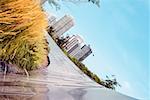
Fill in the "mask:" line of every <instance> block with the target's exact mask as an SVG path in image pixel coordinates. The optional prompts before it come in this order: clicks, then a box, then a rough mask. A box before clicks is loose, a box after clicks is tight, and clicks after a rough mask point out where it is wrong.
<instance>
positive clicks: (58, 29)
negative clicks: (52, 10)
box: [52, 15, 74, 38]
mask: <svg viewBox="0 0 150 100" xmlns="http://www.w3.org/2000/svg"><path fill="white" fill-rule="evenodd" d="M73 26H74V20H73V17H71V16H70V15H65V16H64V17H62V18H61V19H60V20H58V21H56V23H54V24H53V25H52V28H53V30H54V31H55V32H54V34H53V36H54V37H57V38H60V37H61V36H62V35H63V34H64V33H65V32H66V31H68V30H69V29H70V28H71V27H73Z"/></svg>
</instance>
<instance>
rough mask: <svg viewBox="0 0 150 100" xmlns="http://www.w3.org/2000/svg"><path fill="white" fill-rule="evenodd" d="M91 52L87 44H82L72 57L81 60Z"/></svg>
mask: <svg viewBox="0 0 150 100" xmlns="http://www.w3.org/2000/svg"><path fill="white" fill-rule="evenodd" d="M91 53H92V49H91V48H90V46H89V45H88V46H87V45H84V46H83V47H82V48H81V49H80V50H79V51H78V53H77V54H76V55H74V57H75V58H76V59H78V60H79V61H83V60H84V59H85V58H87V57H88V56H89V55H90V54H91Z"/></svg>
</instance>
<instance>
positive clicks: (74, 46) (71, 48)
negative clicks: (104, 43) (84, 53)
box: [64, 35, 83, 56]
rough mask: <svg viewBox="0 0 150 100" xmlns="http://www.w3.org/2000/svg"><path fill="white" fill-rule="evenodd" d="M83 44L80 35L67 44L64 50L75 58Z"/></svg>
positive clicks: (74, 36)
mask: <svg viewBox="0 0 150 100" xmlns="http://www.w3.org/2000/svg"><path fill="white" fill-rule="evenodd" d="M82 44H83V39H82V38H81V37H80V36H79V35H73V36H71V37H70V38H69V39H68V41H67V42H66V45H65V47H64V49H65V50H66V51H67V52H68V53H69V54H70V55H71V56H74V55H75V54H76V53H77V52H78V50H79V49H80V48H81V46H82Z"/></svg>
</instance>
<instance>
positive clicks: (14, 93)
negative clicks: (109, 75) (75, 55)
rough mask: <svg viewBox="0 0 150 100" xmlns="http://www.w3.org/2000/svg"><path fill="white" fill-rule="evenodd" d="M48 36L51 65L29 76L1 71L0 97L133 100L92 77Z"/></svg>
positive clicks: (3, 99) (2, 99)
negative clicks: (100, 83) (101, 84)
mask: <svg viewBox="0 0 150 100" xmlns="http://www.w3.org/2000/svg"><path fill="white" fill-rule="evenodd" d="M47 37H48V41H49V43H50V44H49V46H50V48H51V52H50V54H49V57H50V60H51V64H50V66H48V68H47V69H43V70H40V71H35V72H32V73H31V75H30V77H29V78H27V77H26V76H24V75H16V74H7V75H6V76H4V75H2V74H0V100H135V99H133V98H131V97H128V96H125V95H122V94H120V93H117V92H115V91H111V90H108V89H105V88H104V87H102V86H100V85H98V84H97V83H95V82H94V81H92V80H91V79H90V78H89V77H87V76H86V75H85V74H83V73H82V72H81V71H80V70H79V69H78V68H77V67H76V66H75V65H74V64H73V63H72V62H71V61H70V60H69V59H68V58H67V57H66V56H65V55H64V54H63V52H62V51H61V49H60V48H59V47H58V46H57V45H56V43H55V42H54V41H53V40H52V38H51V37H49V36H47Z"/></svg>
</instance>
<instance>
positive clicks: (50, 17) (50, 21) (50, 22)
mask: <svg viewBox="0 0 150 100" xmlns="http://www.w3.org/2000/svg"><path fill="white" fill-rule="evenodd" d="M56 22H57V21H56V17H55V16H53V15H48V26H49V27H50V26H52V25H54V24H55V23H56Z"/></svg>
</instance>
